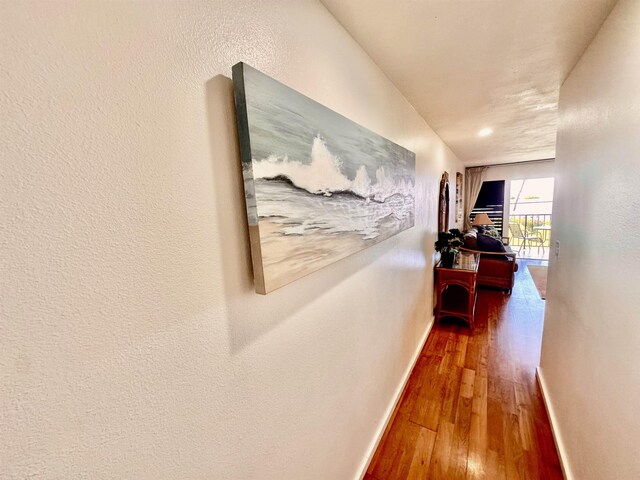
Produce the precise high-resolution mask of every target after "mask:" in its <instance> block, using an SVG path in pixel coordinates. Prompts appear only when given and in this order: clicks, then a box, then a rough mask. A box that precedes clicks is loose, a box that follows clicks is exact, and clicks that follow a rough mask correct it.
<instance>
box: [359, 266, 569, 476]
mask: <svg viewBox="0 0 640 480" xmlns="http://www.w3.org/2000/svg"><path fill="white" fill-rule="evenodd" d="M542 263H543V262H541V261H535V260H519V271H518V272H517V273H516V284H515V286H514V289H513V293H512V295H511V296H507V295H505V294H503V293H501V292H500V291H496V290H489V289H480V291H479V294H478V301H477V307H476V327H475V329H474V331H473V332H470V331H469V330H468V329H467V328H465V327H464V326H462V325H461V324H457V323H453V321H452V322H451V323H442V324H437V325H435V326H434V327H433V329H432V331H431V333H430V334H429V338H428V340H427V342H426V344H425V346H424V349H423V351H422V353H421V355H420V358H419V359H418V361H417V363H416V367H415V368H414V371H413V372H412V374H411V377H410V379H409V381H408V384H407V388H406V389H405V392H404V394H403V398H402V400H401V402H400V405H399V408H397V410H396V413H395V419H394V420H393V422H392V423H391V426H390V428H388V429H387V431H386V432H385V435H384V437H383V438H382V441H381V442H380V445H379V446H378V449H377V451H376V453H375V455H374V458H373V460H372V462H371V465H370V466H369V469H368V473H367V475H366V476H365V479H369V480H387V479H405V478H421V479H425V478H429V479H464V478H486V479H515V478H518V479H519V478H528V479H545V480H547V479H554V478H558V479H561V478H562V472H561V469H560V465H559V460H558V456H557V453H556V450H555V446H554V443H553V438H552V434H551V428H550V425H549V420H548V418H547V414H546V411H545V408H544V404H543V400H542V396H541V393H540V391H539V389H538V386H537V383H536V378H535V369H536V366H537V365H538V361H539V356H540V342H541V337H542V322H543V317H544V301H543V300H541V299H540V297H539V295H538V292H537V290H536V287H535V286H534V284H533V281H532V279H531V276H530V274H529V271H528V269H527V268H526V265H527V264H532V265H537V264H542ZM544 263H546V262H544Z"/></svg>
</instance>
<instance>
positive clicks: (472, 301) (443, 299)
mask: <svg viewBox="0 0 640 480" xmlns="http://www.w3.org/2000/svg"><path fill="white" fill-rule="evenodd" d="M478 265H480V254H478V253H464V252H460V253H458V257H457V259H456V262H455V263H454V265H453V266H452V267H451V268H445V267H443V266H442V265H441V262H439V263H438V265H436V269H435V270H436V302H437V303H436V319H435V320H436V322H437V321H439V320H440V319H441V318H442V317H457V318H461V319H463V320H465V321H466V322H467V323H468V324H469V328H473V322H474V314H475V309H476V297H477V290H476V280H477V277H478Z"/></svg>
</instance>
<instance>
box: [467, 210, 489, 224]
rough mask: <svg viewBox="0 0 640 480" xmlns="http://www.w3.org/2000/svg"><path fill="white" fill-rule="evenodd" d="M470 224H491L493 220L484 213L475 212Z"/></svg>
mask: <svg viewBox="0 0 640 480" xmlns="http://www.w3.org/2000/svg"><path fill="white" fill-rule="evenodd" d="M471 225H474V226H475V225H493V222H492V221H491V219H490V218H489V215H487V214H486V213H477V214H476V216H475V217H473V222H471Z"/></svg>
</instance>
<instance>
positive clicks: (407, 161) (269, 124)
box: [244, 64, 415, 183]
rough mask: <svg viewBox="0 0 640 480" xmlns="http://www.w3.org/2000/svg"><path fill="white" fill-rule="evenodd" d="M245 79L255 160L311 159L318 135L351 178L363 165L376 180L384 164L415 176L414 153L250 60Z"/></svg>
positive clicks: (393, 172) (396, 173) (399, 175)
mask: <svg viewBox="0 0 640 480" xmlns="http://www.w3.org/2000/svg"><path fill="white" fill-rule="evenodd" d="M244 81H245V95H246V101H247V114H248V117H249V118H248V119H249V135H250V140H251V153H252V157H253V159H254V160H262V159H264V158H267V157H268V156H269V155H272V154H275V155H277V156H280V157H281V156H285V155H286V156H288V158H289V160H292V161H299V162H302V163H305V164H307V163H310V162H311V146H312V143H313V139H314V138H315V137H316V136H318V135H320V136H321V137H322V138H323V139H324V140H325V142H326V145H327V148H328V149H329V151H330V152H331V153H332V154H333V155H334V156H337V157H339V158H340V159H341V160H342V172H343V174H344V175H346V176H347V177H349V178H350V179H353V178H354V177H355V174H356V171H357V170H358V168H360V166H361V165H364V166H365V167H366V168H367V172H368V174H369V177H370V178H371V180H372V182H374V183H375V172H376V170H377V169H378V167H380V166H384V168H385V173H386V174H387V176H390V177H392V178H394V179H395V180H400V179H404V180H411V181H413V180H414V174H415V154H414V153H413V152H410V151H409V150H407V149H405V148H403V147H401V146H399V145H397V144H395V143H393V142H391V141H390V140H387V139H385V138H384V137H381V136H380V135H378V134H376V133H374V132H372V131H370V130H368V129H366V128H364V127H362V126H360V125H358V124H357V123H355V122H353V121H351V120H349V119H348V118H345V117H343V116H342V115H340V114H338V113H336V112H334V111H333V110H330V109H328V108H327V107H324V106H323V105H320V104H319V103H317V102H315V101H314V100H311V99H310V98H308V97H305V96H304V95H302V94H301V93H298V92H296V91H295V90H293V89H291V88H289V87H287V86H286V85H283V84H281V83H280V82H278V81H276V80H274V79H272V78H271V77H269V76H267V75H265V74H263V73H261V72H259V71H258V70H256V69H254V68H252V67H249V66H248V65H246V64H245V65H244ZM372 101H375V99H372Z"/></svg>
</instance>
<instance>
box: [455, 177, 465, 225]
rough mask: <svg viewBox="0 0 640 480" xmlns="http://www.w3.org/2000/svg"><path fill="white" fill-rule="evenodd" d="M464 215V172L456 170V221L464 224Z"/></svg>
mask: <svg viewBox="0 0 640 480" xmlns="http://www.w3.org/2000/svg"><path fill="white" fill-rule="evenodd" d="M463 216H464V205H463V203H462V174H461V173H460V172H456V223H457V224H458V226H461V225H462V220H463V219H462V217H463Z"/></svg>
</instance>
